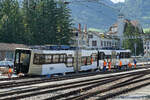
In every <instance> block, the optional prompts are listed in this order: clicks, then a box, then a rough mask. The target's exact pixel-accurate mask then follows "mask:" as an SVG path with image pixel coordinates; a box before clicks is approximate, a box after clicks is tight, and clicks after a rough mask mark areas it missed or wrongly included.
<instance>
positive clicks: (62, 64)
mask: <svg viewBox="0 0 150 100" xmlns="http://www.w3.org/2000/svg"><path fill="white" fill-rule="evenodd" d="M103 60H106V61H107V62H108V61H110V60H111V62H112V67H116V66H118V63H119V60H121V61H122V63H123V66H127V64H128V62H129V61H130V50H80V51H79V52H78V57H77V51H76V50H38V49H19V48H18V49H16V52H15V61H14V71H15V72H16V73H19V72H21V73H24V74H30V75H48V74H65V73H67V72H76V71H87V70H91V71H94V70H98V69H102V66H103ZM77 63H78V66H80V67H78V68H77V67H76V65H77Z"/></svg>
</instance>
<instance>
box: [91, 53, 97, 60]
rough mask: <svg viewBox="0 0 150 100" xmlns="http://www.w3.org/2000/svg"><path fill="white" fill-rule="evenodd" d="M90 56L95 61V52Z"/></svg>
mask: <svg viewBox="0 0 150 100" xmlns="http://www.w3.org/2000/svg"><path fill="white" fill-rule="evenodd" d="M91 58H92V59H93V61H97V54H96V53H93V54H92V55H91Z"/></svg>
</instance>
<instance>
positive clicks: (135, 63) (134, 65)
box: [133, 59, 137, 68]
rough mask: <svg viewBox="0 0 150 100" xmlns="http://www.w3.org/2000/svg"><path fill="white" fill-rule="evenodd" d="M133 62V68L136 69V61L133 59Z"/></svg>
mask: <svg viewBox="0 0 150 100" xmlns="http://www.w3.org/2000/svg"><path fill="white" fill-rule="evenodd" d="M133 62H134V68H136V63H137V62H136V60H135V59H133Z"/></svg>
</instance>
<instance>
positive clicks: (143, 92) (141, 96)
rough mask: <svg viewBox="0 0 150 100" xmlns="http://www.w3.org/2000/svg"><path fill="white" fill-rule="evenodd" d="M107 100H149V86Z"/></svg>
mask: <svg viewBox="0 0 150 100" xmlns="http://www.w3.org/2000/svg"><path fill="white" fill-rule="evenodd" d="M108 100H150V85H149V86H146V87H143V88H141V89H138V90H136V91H132V92H129V93H126V94H123V95H120V96H117V97H115V98H111V99H108Z"/></svg>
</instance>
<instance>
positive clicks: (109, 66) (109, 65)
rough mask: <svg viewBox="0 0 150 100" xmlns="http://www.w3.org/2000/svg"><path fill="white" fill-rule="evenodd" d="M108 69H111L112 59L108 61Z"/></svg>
mask: <svg viewBox="0 0 150 100" xmlns="http://www.w3.org/2000/svg"><path fill="white" fill-rule="evenodd" d="M108 69H109V71H111V60H110V61H109V62H108Z"/></svg>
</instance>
